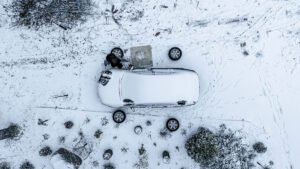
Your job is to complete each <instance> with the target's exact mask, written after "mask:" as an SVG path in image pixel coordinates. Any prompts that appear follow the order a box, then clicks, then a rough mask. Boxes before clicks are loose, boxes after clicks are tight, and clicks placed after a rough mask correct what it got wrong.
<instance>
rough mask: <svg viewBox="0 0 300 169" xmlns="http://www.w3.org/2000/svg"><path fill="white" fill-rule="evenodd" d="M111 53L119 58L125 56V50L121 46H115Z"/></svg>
mask: <svg viewBox="0 0 300 169" xmlns="http://www.w3.org/2000/svg"><path fill="white" fill-rule="evenodd" d="M110 53H112V54H114V55H115V56H116V57H118V58H123V56H124V52H123V50H122V49H121V48H113V49H112V50H111V51H110Z"/></svg>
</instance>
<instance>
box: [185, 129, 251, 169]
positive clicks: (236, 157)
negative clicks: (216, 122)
mask: <svg viewBox="0 0 300 169" xmlns="http://www.w3.org/2000/svg"><path fill="white" fill-rule="evenodd" d="M243 140H244V138H243V137H242V136H240V135H239V133H237V132H233V131H232V130H230V129H227V127H226V126H225V125H221V126H220V128H219V129H218V130H217V132H215V133H213V132H212V131H210V130H209V129H207V128H203V127H200V128H199V131H198V132H197V133H196V134H195V135H193V136H192V137H191V138H189V139H188V140H187V142H186V144H185V148H186V150H187V154H188V155H189V156H190V157H191V158H192V159H194V160H195V161H196V162H198V163H199V164H200V165H201V166H202V167H203V168H209V169H223V168H239V169H250V168H252V167H254V164H253V159H254V158H255V157H256V154H255V152H254V151H253V150H251V146H249V145H248V144H245V143H244V141H243Z"/></svg>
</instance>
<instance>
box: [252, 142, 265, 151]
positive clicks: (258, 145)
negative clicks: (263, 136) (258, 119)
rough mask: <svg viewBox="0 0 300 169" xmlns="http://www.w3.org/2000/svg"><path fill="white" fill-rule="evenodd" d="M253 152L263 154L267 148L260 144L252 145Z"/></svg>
mask: <svg viewBox="0 0 300 169" xmlns="http://www.w3.org/2000/svg"><path fill="white" fill-rule="evenodd" d="M252 147H253V150H255V151H256V152H258V153H265V152H266V151H267V147H266V146H265V145H264V143H262V142H256V143H255V144H253V146H252Z"/></svg>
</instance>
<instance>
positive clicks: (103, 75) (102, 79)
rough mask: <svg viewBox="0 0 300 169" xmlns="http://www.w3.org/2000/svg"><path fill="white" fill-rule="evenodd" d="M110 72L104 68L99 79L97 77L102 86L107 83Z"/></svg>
mask: <svg viewBox="0 0 300 169" xmlns="http://www.w3.org/2000/svg"><path fill="white" fill-rule="evenodd" d="M111 74H112V72H111V71H109V70H105V71H103V72H102V73H101V76H100V79H99V83H101V84H102V85H103V86H105V85H107V83H108V82H109V80H110V75H111Z"/></svg>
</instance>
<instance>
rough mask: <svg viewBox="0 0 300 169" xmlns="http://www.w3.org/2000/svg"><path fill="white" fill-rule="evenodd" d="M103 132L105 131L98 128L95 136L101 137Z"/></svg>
mask: <svg viewBox="0 0 300 169" xmlns="http://www.w3.org/2000/svg"><path fill="white" fill-rule="evenodd" d="M102 133H103V132H102V131H101V130H99V129H98V130H96V131H95V134H94V136H95V137H96V138H100V137H101V135H102Z"/></svg>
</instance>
